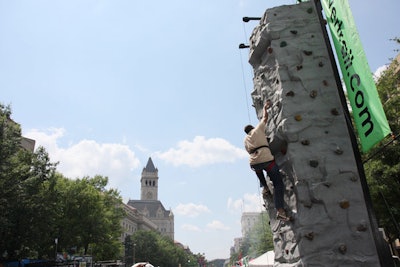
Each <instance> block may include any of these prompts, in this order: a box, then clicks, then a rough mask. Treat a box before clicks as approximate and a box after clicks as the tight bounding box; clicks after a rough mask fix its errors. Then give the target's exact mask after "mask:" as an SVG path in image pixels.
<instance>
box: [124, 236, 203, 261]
mask: <svg viewBox="0 0 400 267" xmlns="http://www.w3.org/2000/svg"><path fill="white" fill-rule="evenodd" d="M125 244H126V245H128V246H129V249H127V250H126V251H127V255H133V254H134V255H135V259H134V261H135V262H150V263H151V264H153V265H154V266H163V267H176V266H179V265H181V266H182V267H189V266H197V262H198V259H197V257H196V255H193V254H192V253H191V252H190V251H188V250H184V249H183V248H182V247H181V246H178V245H177V244H175V243H174V241H173V240H172V239H170V238H168V237H166V236H162V235H161V234H159V233H157V232H153V231H144V230H139V231H136V232H135V233H134V234H133V235H132V236H130V237H129V238H128V237H127V239H126V240H125ZM133 248H134V250H135V252H134V253H133V251H132V250H133ZM129 257H130V256H129ZM126 262H127V263H128V260H127V261H126ZM128 265H129V264H128Z"/></svg>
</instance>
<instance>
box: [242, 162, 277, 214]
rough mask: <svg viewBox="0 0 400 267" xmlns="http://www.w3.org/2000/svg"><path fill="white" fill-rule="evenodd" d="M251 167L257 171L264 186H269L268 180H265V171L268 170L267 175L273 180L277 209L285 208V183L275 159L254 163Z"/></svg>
mask: <svg viewBox="0 0 400 267" xmlns="http://www.w3.org/2000/svg"><path fill="white" fill-rule="evenodd" d="M250 167H251V169H252V170H253V171H255V172H256V174H257V177H258V179H259V180H260V184H261V185H262V186H264V187H267V181H266V180H265V176H264V171H266V173H267V175H268V176H269V178H270V179H271V181H272V184H273V185H274V204H275V209H277V210H278V209H280V208H283V205H284V202H283V196H284V188H285V186H284V184H283V180H282V176H281V173H280V172H279V167H278V165H277V164H276V163H275V161H274V160H273V161H269V162H264V163H258V164H254V165H250Z"/></svg>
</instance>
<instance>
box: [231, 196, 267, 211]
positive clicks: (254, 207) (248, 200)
mask: <svg viewBox="0 0 400 267" xmlns="http://www.w3.org/2000/svg"><path fill="white" fill-rule="evenodd" d="M263 204H264V200H263V199H262V197H261V194H249V193H247V194H244V195H243V197H242V198H240V199H233V198H228V201H227V208H228V210H230V211H231V212H234V213H243V212H261V211H265V208H264V206H263Z"/></svg>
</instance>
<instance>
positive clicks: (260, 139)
mask: <svg viewBox="0 0 400 267" xmlns="http://www.w3.org/2000/svg"><path fill="white" fill-rule="evenodd" d="M265 126H266V124H265V123H264V121H263V120H261V121H260V122H259V123H258V125H257V126H256V127H255V128H254V129H253V130H251V131H250V133H248V134H247V135H246V137H245V138H244V147H245V148H246V150H247V152H249V154H250V158H249V162H250V165H254V164H258V163H263V162H268V161H271V160H273V159H274V156H273V155H272V154H271V150H270V149H269V148H268V147H261V146H268V141H267V137H266V136H265ZM257 147H259V148H258V149H257V150H255V149H256V148H257ZM254 150H255V151H254ZM252 151H254V152H253V153H251V152H252Z"/></svg>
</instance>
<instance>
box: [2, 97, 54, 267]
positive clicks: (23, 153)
mask: <svg viewBox="0 0 400 267" xmlns="http://www.w3.org/2000/svg"><path fill="white" fill-rule="evenodd" d="M10 116H11V109H10V108H9V107H5V106H3V105H0V150H1V151H0V170H1V171H0V221H1V224H0V240H1V241H0V253H1V254H0V257H1V258H11V259H17V258H20V257H27V256H37V255H39V254H40V255H47V254H48V253H49V251H51V246H52V242H51V241H49V240H53V237H51V236H50V235H51V234H52V233H54V232H52V231H53V230H54V228H52V226H54V223H53V222H54V216H52V215H54V212H53V205H52V203H53V202H52V200H53V197H54V171H55V166H56V165H55V164H52V163H49V161H48V154H47V153H46V151H45V150H44V149H43V148H39V149H38V150H37V151H36V152H35V153H33V152H31V151H28V150H25V149H23V148H22V147H21V145H20V144H21V130H20V126H19V125H18V124H17V123H15V122H14V121H12V120H11V119H10ZM49 202H50V203H49ZM46 240H47V241H49V242H46Z"/></svg>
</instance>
